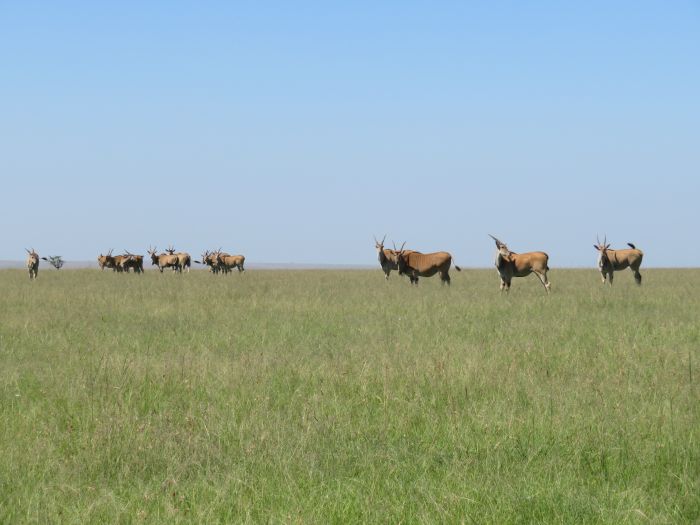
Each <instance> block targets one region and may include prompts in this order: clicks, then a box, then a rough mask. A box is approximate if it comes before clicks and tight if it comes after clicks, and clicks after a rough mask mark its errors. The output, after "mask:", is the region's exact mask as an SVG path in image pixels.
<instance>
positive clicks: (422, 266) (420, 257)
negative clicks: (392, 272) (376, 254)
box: [396, 243, 462, 285]
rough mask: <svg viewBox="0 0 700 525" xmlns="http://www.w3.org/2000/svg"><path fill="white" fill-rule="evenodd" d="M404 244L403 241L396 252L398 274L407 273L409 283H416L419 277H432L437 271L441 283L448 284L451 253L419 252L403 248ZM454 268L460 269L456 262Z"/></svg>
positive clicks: (459, 270)
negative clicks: (409, 279)
mask: <svg viewBox="0 0 700 525" xmlns="http://www.w3.org/2000/svg"><path fill="white" fill-rule="evenodd" d="M405 244H406V243H403V244H402V245H401V249H400V250H398V251H397V252H396V265H397V267H398V272H399V275H403V274H406V275H408V276H409V277H410V278H411V284H415V285H417V284H418V278H419V277H432V276H433V275H435V274H436V273H439V274H440V280H441V281H442V284H447V285H449V284H450V273H449V272H450V266H451V265H452V255H450V254H449V253H448V252H434V253H420V252H414V251H410V250H404V249H403V247H404V245H405ZM455 270H457V271H458V272H461V271H462V269H461V268H460V267H459V266H457V265H456V264H455Z"/></svg>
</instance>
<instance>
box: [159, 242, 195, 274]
mask: <svg viewBox="0 0 700 525" xmlns="http://www.w3.org/2000/svg"><path fill="white" fill-rule="evenodd" d="M165 251H166V252H168V255H177V263H178V264H177V265H178V269H179V271H180V272H182V270H183V268H187V273H190V266H191V264H190V263H191V261H192V258H191V257H190V254H189V253H187V252H177V253H175V248H173V247H170V248H168V249H167V250H165Z"/></svg>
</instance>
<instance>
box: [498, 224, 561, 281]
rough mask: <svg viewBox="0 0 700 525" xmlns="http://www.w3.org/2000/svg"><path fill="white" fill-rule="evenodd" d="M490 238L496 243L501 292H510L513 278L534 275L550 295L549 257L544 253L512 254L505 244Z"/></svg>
mask: <svg viewBox="0 0 700 525" xmlns="http://www.w3.org/2000/svg"><path fill="white" fill-rule="evenodd" d="M489 237H491V238H492V239H493V240H494V241H496V248H497V251H496V260H495V261H494V262H495V265H496V269H497V270H498V275H500V277H501V291H503V290H505V291H506V292H508V291H510V282H511V280H512V279H513V277H526V276H528V275H530V274H531V273H534V274H535V275H536V276H537V277H538V279H539V280H540V282H541V283H542V286H544V289H545V290H546V291H547V293H549V289H550V287H551V283H550V282H549V281H548V280H547V272H548V271H549V266H548V262H549V255H547V254H546V253H544V252H527V253H515V252H511V251H510V250H509V249H508V246H506V244H505V243H504V242H501V241H499V240H498V239H496V237H494V236H493V235H491V234H489Z"/></svg>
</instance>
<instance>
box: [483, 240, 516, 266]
mask: <svg viewBox="0 0 700 525" xmlns="http://www.w3.org/2000/svg"><path fill="white" fill-rule="evenodd" d="M489 237H491V238H492V239H493V240H494V241H496V249H497V250H498V255H497V256H496V266H499V264H498V263H499V262H500V261H499V260H504V261H510V255H511V253H512V252H511V251H510V250H509V249H508V246H506V243H504V242H503V241H500V240H499V239H496V237H494V236H493V235H491V234H490V233H489Z"/></svg>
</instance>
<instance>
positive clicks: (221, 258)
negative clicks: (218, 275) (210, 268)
mask: <svg viewBox="0 0 700 525" xmlns="http://www.w3.org/2000/svg"><path fill="white" fill-rule="evenodd" d="M215 257H216V262H217V266H218V267H219V268H220V269H221V270H222V271H223V272H224V273H225V274H226V273H229V272H231V271H232V270H233V269H234V268H237V269H238V273H241V272H245V268H244V267H243V264H244V263H245V256H243V255H229V254H227V253H222V252H221V251H218V252H216V254H215Z"/></svg>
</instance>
